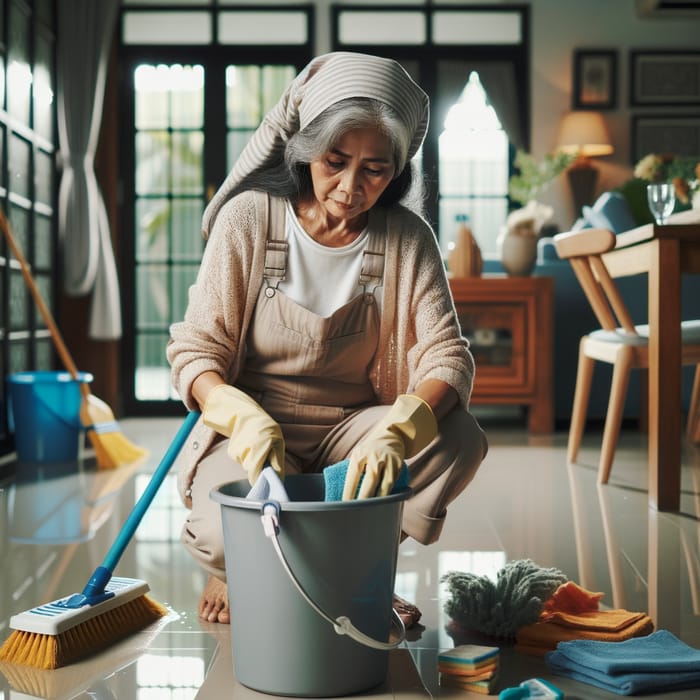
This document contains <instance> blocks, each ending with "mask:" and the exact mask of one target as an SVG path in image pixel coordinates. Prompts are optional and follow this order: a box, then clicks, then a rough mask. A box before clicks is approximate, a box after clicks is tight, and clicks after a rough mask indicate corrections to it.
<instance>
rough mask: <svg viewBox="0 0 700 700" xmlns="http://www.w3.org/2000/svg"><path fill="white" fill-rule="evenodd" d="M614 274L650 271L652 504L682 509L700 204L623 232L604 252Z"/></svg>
mask: <svg viewBox="0 0 700 700" xmlns="http://www.w3.org/2000/svg"><path fill="white" fill-rule="evenodd" d="M604 259H605V263H606V265H607V266H608V268H609V270H610V273H611V275H612V276H613V277H626V276H629V275H638V274H646V275H647V280H648V306H649V318H648V323H649V379H648V385H649V475H648V481H649V504H650V505H651V506H653V507H655V508H657V509H658V510H662V511H678V510H679V509H680V496H681V447H682V413H683V411H682V400H681V371H682V367H681V276H682V275H683V274H687V273H700V210H698V209H690V210H687V211H683V212H678V213H677V214H673V215H672V216H671V217H669V220H668V222H667V223H666V224H664V225H657V224H646V225H644V226H640V227H638V228H635V229H631V230H630V231H625V232H623V233H619V234H618V235H617V241H616V245H615V248H613V250H611V251H610V252H608V253H606V254H605V255H604Z"/></svg>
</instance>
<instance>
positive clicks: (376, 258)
mask: <svg viewBox="0 0 700 700" xmlns="http://www.w3.org/2000/svg"><path fill="white" fill-rule="evenodd" d="M385 250H386V234H385V233H384V232H378V231H377V229H376V228H375V227H374V226H370V230H369V232H368V239H367V247H366V248H365V251H364V252H363V253H362V268H361V270H360V285H362V286H363V287H364V289H365V293H366V294H374V290H375V289H376V288H377V287H379V286H381V284H382V280H383V279H384V251H385Z"/></svg>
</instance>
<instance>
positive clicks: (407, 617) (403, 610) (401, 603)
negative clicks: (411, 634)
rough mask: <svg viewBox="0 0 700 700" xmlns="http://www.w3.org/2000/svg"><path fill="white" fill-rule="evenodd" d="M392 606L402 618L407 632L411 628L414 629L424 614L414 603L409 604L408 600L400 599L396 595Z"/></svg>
mask: <svg viewBox="0 0 700 700" xmlns="http://www.w3.org/2000/svg"><path fill="white" fill-rule="evenodd" d="M392 604H393V606H394V610H396V612H397V613H398V616H399V617H400V618H401V621H402V622H403V626H404V627H405V628H406V629H407V630H408V629H411V627H413V625H415V624H416V623H417V622H418V620H420V618H421V615H422V614H423V613H422V612H421V611H420V610H419V609H418V608H417V607H416V606H415V605H413V603H409V602H408V601H407V600H404V599H403V598H399V596H397V595H396V594H394V600H393V603H392Z"/></svg>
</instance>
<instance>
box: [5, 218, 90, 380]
mask: <svg viewBox="0 0 700 700" xmlns="http://www.w3.org/2000/svg"><path fill="white" fill-rule="evenodd" d="M0 227H1V228H2V232H3V234H5V240H7V245H8V246H9V247H10V250H11V251H12V254H13V255H14V256H15V258H17V262H19V266H20V268H21V269H22V276H23V277H24V281H25V282H26V283H27V287H28V288H29V291H30V292H31V295H32V297H34V301H35V302H36V305H37V306H38V307H39V311H40V313H41V315H42V316H43V318H44V322H45V323H46V326H47V327H48V329H49V333H51V338H52V339H53V342H54V345H55V346H56V350H57V351H58V354H59V355H60V357H61V361H62V362H63V364H64V365H65V367H66V369H67V370H68V372H69V373H70V375H71V377H73V379H77V378H78V368H77V367H76V366H75V362H73V358H72V357H71V355H70V353H69V352H68V348H67V347H66V344H65V343H64V342H63V338H62V337H61V333H60V331H59V330H58V326H57V325H56V322H55V321H54V318H53V316H52V315H51V312H50V311H49V309H48V307H47V306H46V304H45V303H44V300H43V299H42V297H41V293H40V292H39V288H38V287H37V286H36V282H35V281H34V278H33V277H32V275H31V272H30V271H29V265H28V263H27V261H26V259H25V258H24V255H22V251H21V250H20V249H19V246H18V245H17V241H15V239H14V236H13V235H12V232H11V231H10V225H9V223H8V222H7V218H6V217H5V214H4V212H3V211H2V210H1V209H0ZM79 384H80V386H81V391H82V387H83V386H84V387H85V388H86V389H87V390H88V391H89V389H88V386H87V384H86V383H85V382H79Z"/></svg>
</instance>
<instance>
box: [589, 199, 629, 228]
mask: <svg viewBox="0 0 700 700" xmlns="http://www.w3.org/2000/svg"><path fill="white" fill-rule="evenodd" d="M583 218H584V220H585V221H586V223H587V224H588V225H589V226H591V227H592V228H607V229H609V230H610V231H612V232H613V233H621V232H622V231H629V229H631V228H634V227H635V226H636V225H637V224H636V222H635V219H634V217H633V216H632V212H631V211H630V209H629V205H628V204H627V200H626V199H625V197H624V196H623V195H621V194H620V193H619V192H603V194H601V195H600V197H598V199H597V200H596V202H595V204H593V206H592V207H588V206H585V207H583Z"/></svg>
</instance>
